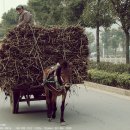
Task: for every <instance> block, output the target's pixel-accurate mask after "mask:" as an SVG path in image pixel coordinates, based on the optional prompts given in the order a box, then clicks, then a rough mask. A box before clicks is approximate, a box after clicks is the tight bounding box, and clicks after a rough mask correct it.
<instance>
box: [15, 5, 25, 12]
mask: <svg viewBox="0 0 130 130" xmlns="http://www.w3.org/2000/svg"><path fill="white" fill-rule="evenodd" d="M16 11H17V13H18V14H21V13H22V12H23V11H24V7H23V6H22V5H18V6H17V7H16Z"/></svg>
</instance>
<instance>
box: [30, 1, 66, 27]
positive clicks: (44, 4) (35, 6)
mask: <svg viewBox="0 0 130 130" xmlns="http://www.w3.org/2000/svg"><path fill="white" fill-rule="evenodd" d="M28 6H29V8H30V9H32V10H33V12H34V14H35V20H36V21H37V22H38V23H40V24H41V25H44V26H48V25H58V24H62V22H63V18H62V17H63V13H64V11H63V5H62V3H61V0H29V2H28Z"/></svg>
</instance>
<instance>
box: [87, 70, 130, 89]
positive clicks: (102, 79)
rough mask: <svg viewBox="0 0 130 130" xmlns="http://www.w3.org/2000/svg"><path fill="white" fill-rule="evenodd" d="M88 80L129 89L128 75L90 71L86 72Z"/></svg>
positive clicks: (129, 75) (129, 78)
mask: <svg viewBox="0 0 130 130" xmlns="http://www.w3.org/2000/svg"><path fill="white" fill-rule="evenodd" d="M88 80H89V81H92V82H96V83H100V84H104V85H110V86H114V87H120V88H124V89H130V74H128V73H122V74H120V73H117V72H113V73H112V72H106V71H104V70H97V69H90V70H89V71H88Z"/></svg>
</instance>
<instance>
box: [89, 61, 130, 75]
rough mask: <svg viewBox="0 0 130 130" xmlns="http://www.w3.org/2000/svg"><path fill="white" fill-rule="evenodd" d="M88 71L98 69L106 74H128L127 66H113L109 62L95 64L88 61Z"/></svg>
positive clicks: (129, 69)
mask: <svg viewBox="0 0 130 130" xmlns="http://www.w3.org/2000/svg"><path fill="white" fill-rule="evenodd" d="M89 69H98V70H104V71H107V72H118V73H125V72H126V73H130V65H129V64H113V63H110V62H100V63H98V64H97V62H94V61H90V62H89Z"/></svg>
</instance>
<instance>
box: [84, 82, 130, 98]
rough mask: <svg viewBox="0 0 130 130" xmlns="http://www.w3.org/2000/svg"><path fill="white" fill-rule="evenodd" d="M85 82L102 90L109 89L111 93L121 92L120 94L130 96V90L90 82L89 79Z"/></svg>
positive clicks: (88, 85)
mask: <svg viewBox="0 0 130 130" xmlns="http://www.w3.org/2000/svg"><path fill="white" fill-rule="evenodd" d="M84 84H85V86H87V87H91V88H95V89H100V90H103V91H107V92H111V93H116V94H120V95H125V96H130V90H126V89H121V88H116V87H112V86H107V85H102V84H98V83H93V82H88V81H85V82H84Z"/></svg>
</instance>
